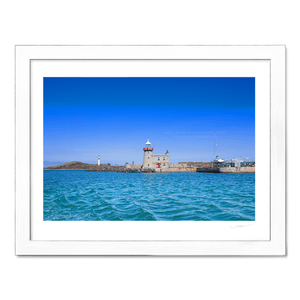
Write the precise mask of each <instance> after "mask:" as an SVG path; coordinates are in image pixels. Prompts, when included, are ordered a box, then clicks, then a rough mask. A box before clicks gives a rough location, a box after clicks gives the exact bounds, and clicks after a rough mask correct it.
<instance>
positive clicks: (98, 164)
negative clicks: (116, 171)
mask: <svg viewBox="0 0 300 300" xmlns="http://www.w3.org/2000/svg"><path fill="white" fill-rule="evenodd" d="M100 158H101V157H100V155H98V166H100Z"/></svg>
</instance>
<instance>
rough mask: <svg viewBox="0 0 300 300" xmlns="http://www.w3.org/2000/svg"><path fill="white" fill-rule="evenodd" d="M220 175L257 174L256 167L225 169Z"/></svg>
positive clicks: (221, 169) (222, 169)
mask: <svg viewBox="0 0 300 300" xmlns="http://www.w3.org/2000/svg"><path fill="white" fill-rule="evenodd" d="M219 169H220V173H255V167H224V168H219Z"/></svg>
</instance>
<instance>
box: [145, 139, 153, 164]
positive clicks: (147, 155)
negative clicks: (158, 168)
mask: <svg viewBox="0 0 300 300" xmlns="http://www.w3.org/2000/svg"><path fill="white" fill-rule="evenodd" d="M153 149H154V148H152V147H151V143H150V142H149V140H147V143H146V144H145V147H144V148H143V150H144V160H143V168H151V162H152V159H151V157H152V151H153Z"/></svg>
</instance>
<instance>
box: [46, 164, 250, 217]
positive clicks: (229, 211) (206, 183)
mask: <svg viewBox="0 0 300 300" xmlns="http://www.w3.org/2000/svg"><path fill="white" fill-rule="evenodd" d="M44 220H45V221H46V220H50V221H51V220H52V221H60V220H61V221H63V220H65V221H80V220H81V221H108V220H114V221H118V220H120V221H121V220H124V221H143V220H144V221H151V220H153V221H181V220H182V221H183V220H184V221H187V220H191V221H201V220H203V221H226V220H231V221H233V220H255V174H211V173H167V174H142V173H117V172H88V171H57V170H55V171H50V170H47V171H44Z"/></svg>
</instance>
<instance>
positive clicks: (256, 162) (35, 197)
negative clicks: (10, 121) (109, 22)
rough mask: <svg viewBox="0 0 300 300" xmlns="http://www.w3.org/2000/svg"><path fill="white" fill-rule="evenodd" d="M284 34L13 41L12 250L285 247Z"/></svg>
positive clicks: (249, 250)
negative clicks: (275, 37)
mask: <svg viewBox="0 0 300 300" xmlns="http://www.w3.org/2000/svg"><path fill="white" fill-rule="evenodd" d="M285 230H286V226H285V46H16V255H173V256H180V255H205V256H213V255H233V256H240V255H248V256H249V255H273V256H274V255H285V254H286V237H285V236H286V234H285Z"/></svg>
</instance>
